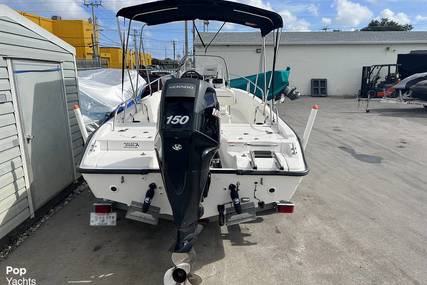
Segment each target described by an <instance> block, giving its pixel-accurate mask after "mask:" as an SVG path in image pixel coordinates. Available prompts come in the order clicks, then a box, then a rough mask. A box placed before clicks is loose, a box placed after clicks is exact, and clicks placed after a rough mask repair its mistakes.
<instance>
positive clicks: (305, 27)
mask: <svg viewBox="0 0 427 285" xmlns="http://www.w3.org/2000/svg"><path fill="white" fill-rule="evenodd" d="M279 14H280V15H281V16H282V18H283V22H284V26H285V30H289V31H304V32H307V31H310V26H311V24H310V23H309V22H307V21H306V20H304V19H298V18H297V17H296V16H295V15H293V14H292V13H291V12H290V11H289V10H283V11H281V12H279Z"/></svg>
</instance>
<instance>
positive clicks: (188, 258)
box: [163, 248, 202, 285]
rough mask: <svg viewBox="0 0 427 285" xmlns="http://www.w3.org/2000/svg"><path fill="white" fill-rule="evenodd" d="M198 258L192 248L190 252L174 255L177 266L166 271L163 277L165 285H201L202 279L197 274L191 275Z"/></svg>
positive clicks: (173, 260)
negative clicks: (192, 267)
mask: <svg viewBox="0 0 427 285" xmlns="http://www.w3.org/2000/svg"><path fill="white" fill-rule="evenodd" d="M195 258H196V252H195V251H194V249H193V248H192V249H191V250H190V251H189V252H183V253H180V252H174V253H172V262H173V264H174V265H175V266H174V267H172V268H169V269H168V271H166V273H165V276H164V277H163V284H164V285H181V284H182V285H186V284H191V285H199V284H201V283H202V278H201V277H200V276H198V275H197V274H194V273H191V266H192V264H193V263H194V260H195Z"/></svg>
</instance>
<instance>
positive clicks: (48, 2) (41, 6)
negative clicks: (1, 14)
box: [0, 0, 90, 19]
mask: <svg viewBox="0 0 427 285" xmlns="http://www.w3.org/2000/svg"><path fill="white" fill-rule="evenodd" d="M0 3H1V4H6V5H8V6H11V7H12V8H14V9H17V10H21V11H24V12H28V13H32V14H36V15H41V16H46V17H48V16H54V15H55V16H61V17H62V18H64V19H87V18H89V17H90V15H89V13H88V12H86V10H85V9H84V7H83V1H80V0H69V1H67V3H65V2H63V1H57V0H44V1H37V3H33V1H27V0H15V1H11V0H0ZM44 11H46V12H44ZM47 12H48V13H47Z"/></svg>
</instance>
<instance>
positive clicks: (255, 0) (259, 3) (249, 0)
mask: <svg viewBox="0 0 427 285" xmlns="http://www.w3.org/2000/svg"><path fill="white" fill-rule="evenodd" d="M231 1H233V2H239V3H242V4H246V5H250V6H255V7H258V8H262V9H266V10H273V8H272V7H271V4H270V2H266V1H264V0H231Z"/></svg>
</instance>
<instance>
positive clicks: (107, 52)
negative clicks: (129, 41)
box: [101, 47, 152, 68]
mask: <svg viewBox="0 0 427 285" xmlns="http://www.w3.org/2000/svg"><path fill="white" fill-rule="evenodd" d="M144 55H145V56H144ZM122 56H123V53H122V50H121V48H118V47H101V58H103V59H106V60H108V67H109V68H122ZM143 56H144V57H143ZM140 60H141V64H144V62H145V63H146V64H147V65H151V63H152V57H151V54H143V53H141V55H140ZM135 64H136V53H135V52H133V51H128V54H127V57H126V66H128V67H129V68H133V67H134V66H135Z"/></svg>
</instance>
